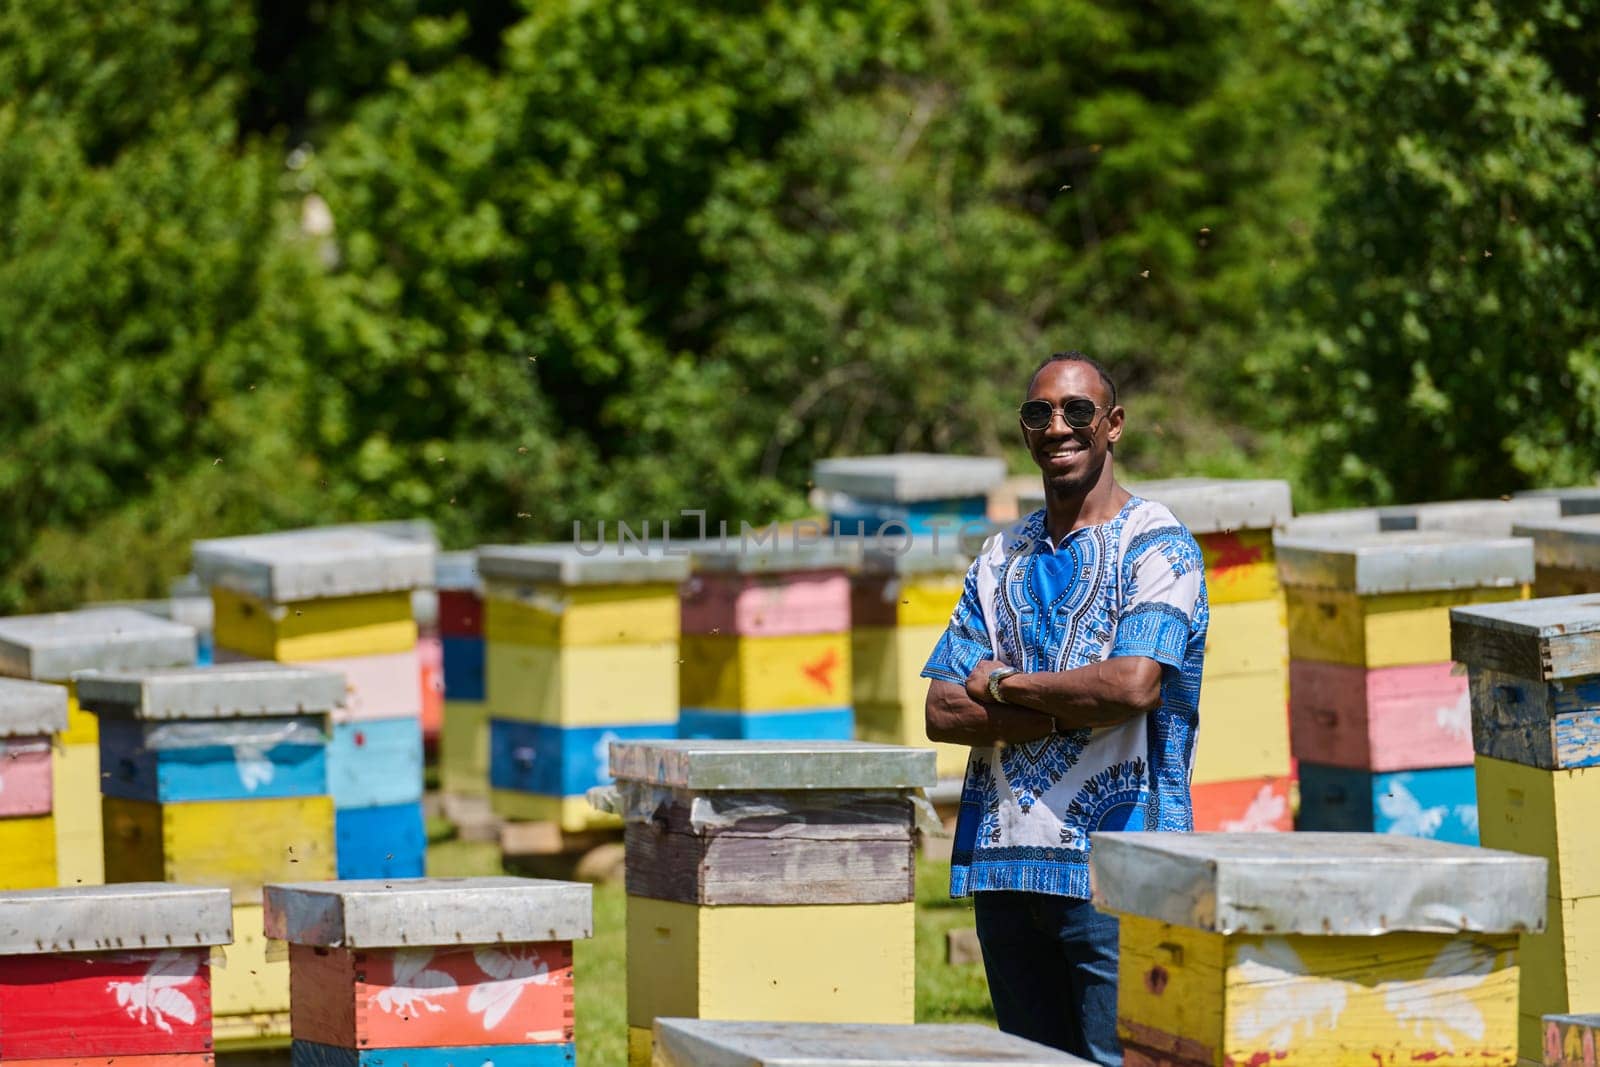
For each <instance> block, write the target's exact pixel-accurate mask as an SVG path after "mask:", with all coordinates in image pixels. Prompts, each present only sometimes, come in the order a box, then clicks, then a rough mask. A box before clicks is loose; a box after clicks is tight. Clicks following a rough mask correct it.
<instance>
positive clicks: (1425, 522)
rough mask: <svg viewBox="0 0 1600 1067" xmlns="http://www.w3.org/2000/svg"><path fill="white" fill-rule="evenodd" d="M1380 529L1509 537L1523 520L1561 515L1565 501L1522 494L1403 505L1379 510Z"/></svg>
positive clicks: (1535, 520)
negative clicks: (1507, 497) (1512, 530)
mask: <svg viewBox="0 0 1600 1067" xmlns="http://www.w3.org/2000/svg"><path fill="white" fill-rule="evenodd" d="M1378 513H1379V529H1380V530H1382V532H1384V533H1393V532H1397V531H1402V530H1431V531H1446V530H1448V531H1454V532H1455V533H1468V534H1473V535H1475V536H1478V537H1509V536H1510V535H1511V528H1512V527H1513V526H1514V525H1516V524H1517V523H1519V522H1545V521H1548V520H1550V519H1555V518H1559V517H1560V515H1561V503H1560V501H1559V500H1557V499H1555V498H1553V497H1540V496H1519V497H1515V498H1511V499H1506V500H1441V501H1438V502H1436V503H1432V504H1399V505H1394V506H1391V507H1383V508H1379V509H1378Z"/></svg>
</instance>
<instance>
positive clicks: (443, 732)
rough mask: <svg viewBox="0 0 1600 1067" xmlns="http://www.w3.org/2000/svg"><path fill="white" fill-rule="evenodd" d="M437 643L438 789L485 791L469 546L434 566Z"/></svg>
mask: <svg viewBox="0 0 1600 1067" xmlns="http://www.w3.org/2000/svg"><path fill="white" fill-rule="evenodd" d="M435 574H436V581H437V583H438V587H439V644H440V650H441V654H442V655H443V658H444V722H443V724H442V726H441V728H440V733H439V789H440V791H441V792H444V793H447V794H453V795H458V796H482V797H487V796H488V795H489V704H488V701H487V700H485V699H484V676H483V667H484V640H483V582H482V580H481V579H480V578H479V577H478V562H477V557H476V556H475V555H474V554H473V553H471V552H445V553H442V554H441V555H440V556H439V557H438V562H437V565H436V567H435Z"/></svg>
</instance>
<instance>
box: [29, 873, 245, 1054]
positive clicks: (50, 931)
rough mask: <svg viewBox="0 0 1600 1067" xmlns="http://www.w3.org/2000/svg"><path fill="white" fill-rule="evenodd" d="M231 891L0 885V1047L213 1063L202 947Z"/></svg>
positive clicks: (220, 927) (222, 937) (211, 937)
mask: <svg viewBox="0 0 1600 1067" xmlns="http://www.w3.org/2000/svg"><path fill="white" fill-rule="evenodd" d="M230 939H231V931H230V912H229V905H228V893H227V890H225V889H204V888H198V887H193V886H172V885H153V884H145V885H121V886H79V887H71V888H66V889H40V890H29V891H21V892H7V893H0V1058H3V1059H4V1060H5V1061H6V1062H7V1063H26V1062H34V1063H40V1062H51V1061H54V1062H58V1063H59V1062H74V1061H80V1060H81V1061H84V1062H89V1061H91V1059H92V1062H94V1063H97V1064H110V1065H112V1067H116V1065H119V1064H127V1065H129V1067H133V1065H145V1064H152V1063H158V1062H159V1063H161V1064H163V1065H172V1067H190V1065H193V1067H200V1065H202V1064H208V1063H210V1062H211V1051H212V1044H213V1039H212V1003H211V998H212V994H211V987H212V975H211V951H212V947H213V946H217V945H226V944H227V943H228V942H229V941H230Z"/></svg>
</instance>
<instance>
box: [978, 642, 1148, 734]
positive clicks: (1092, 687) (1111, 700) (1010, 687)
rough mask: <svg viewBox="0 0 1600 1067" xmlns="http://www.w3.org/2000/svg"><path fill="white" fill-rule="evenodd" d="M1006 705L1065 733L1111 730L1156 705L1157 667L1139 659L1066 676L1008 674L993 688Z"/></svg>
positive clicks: (1124, 659)
mask: <svg viewBox="0 0 1600 1067" xmlns="http://www.w3.org/2000/svg"><path fill="white" fill-rule="evenodd" d="M998 688H999V690H1000V695H1001V696H1002V697H1004V698H1005V701H1006V703H1008V704H1015V705H1017V706H1019V707H1024V708H1031V709H1033V710H1035V711H1038V712H1042V713H1044V714H1046V715H1049V716H1051V717H1052V718H1054V719H1055V720H1056V721H1057V722H1058V723H1060V724H1061V725H1062V726H1063V727H1065V728H1067V729H1083V728H1086V727H1087V728H1091V729H1092V728H1094V727H1099V726H1115V725H1117V724H1118V723H1120V722H1126V721H1127V720H1128V719H1131V718H1133V717H1135V716H1137V715H1142V714H1144V713H1145V712H1147V711H1151V710H1153V709H1154V708H1156V707H1157V706H1159V705H1160V703H1161V665H1160V664H1158V663H1156V662H1155V661H1154V660H1151V659H1146V658H1144V657H1142V656H1124V657H1116V658H1113V659H1108V660H1102V661H1100V662H1099V663H1090V664H1087V665H1085V666H1083V667H1078V668H1076V669H1075V670H1070V671H1033V672H1029V673H1024V674H1012V675H1008V676H1006V677H1005V678H1002V679H1001V680H1000V682H999V683H998Z"/></svg>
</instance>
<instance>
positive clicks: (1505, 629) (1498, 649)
mask: <svg viewBox="0 0 1600 1067" xmlns="http://www.w3.org/2000/svg"><path fill="white" fill-rule="evenodd" d="M1450 656H1451V658H1452V659H1455V660H1457V661H1459V662H1462V663H1465V664H1467V665H1468V666H1469V667H1479V668H1487V669H1490V670H1498V671H1505V672H1506V673H1508V674H1514V675H1516V676H1518V677H1521V678H1532V679H1539V680H1554V679H1557V678H1582V677H1585V676H1587V675H1591V674H1600V593H1580V594H1579V595H1577V596H1555V597H1544V598H1542V599H1540V600H1512V601H1507V602H1505V603H1502V604H1473V605H1471V606H1468V607H1462V608H1451V609H1450Z"/></svg>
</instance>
